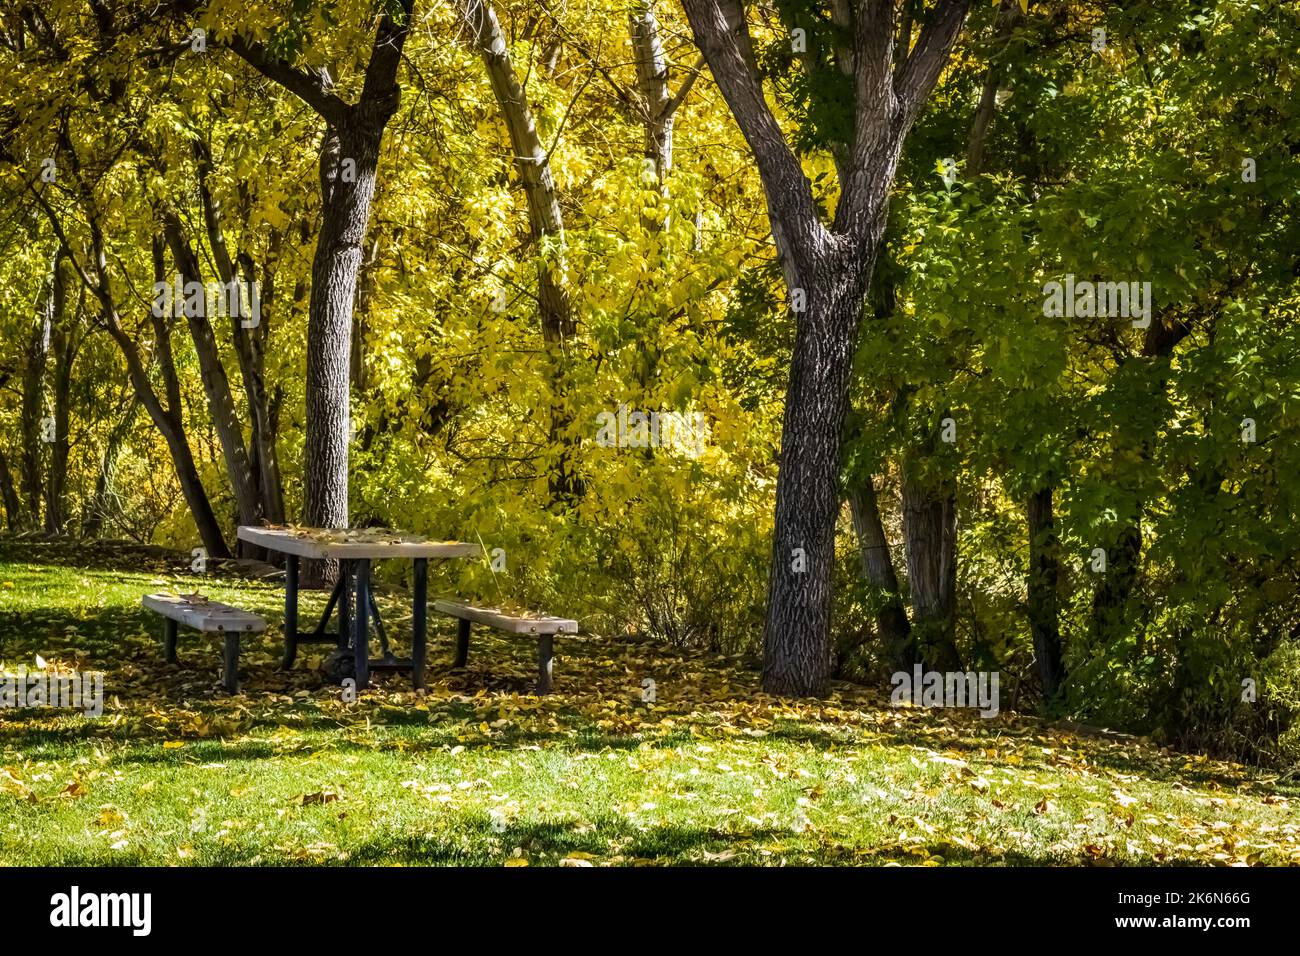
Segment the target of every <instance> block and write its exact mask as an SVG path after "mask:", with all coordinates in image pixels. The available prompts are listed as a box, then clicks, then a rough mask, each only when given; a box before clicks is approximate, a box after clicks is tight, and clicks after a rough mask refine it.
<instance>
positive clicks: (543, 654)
mask: <svg viewBox="0 0 1300 956" xmlns="http://www.w3.org/2000/svg"><path fill="white" fill-rule="evenodd" d="M554 644H555V638H554V637H552V636H551V635H550V634H541V635H538V638H537V693H539V694H549V693H550V692H551V662H552V651H553V650H554Z"/></svg>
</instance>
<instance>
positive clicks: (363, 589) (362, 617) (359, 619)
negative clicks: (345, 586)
mask: <svg viewBox="0 0 1300 956" xmlns="http://www.w3.org/2000/svg"><path fill="white" fill-rule="evenodd" d="M369 612H370V562H369V561H368V560H366V559H364V558H363V559H362V560H360V561H358V562H357V599H356V600H355V601H354V602H353V607H352V613H353V616H354V617H355V618H356V620H355V622H354V624H355V627H354V629H353V632H352V635H353V636H352V656H353V660H354V661H355V664H356V677H357V690H361V688H363V687H366V686H368V685H369V683H370V641H369V634H368V633H367V632H368V631H369V629H370V628H369V624H370V615H369Z"/></svg>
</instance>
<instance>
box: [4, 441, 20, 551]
mask: <svg viewBox="0 0 1300 956" xmlns="http://www.w3.org/2000/svg"><path fill="white" fill-rule="evenodd" d="M0 501H2V502H4V506H5V525H6V526H7V527H8V528H9V530H10V531H11V532H12V531H18V530H20V529H21V528H22V519H23V506H22V503H21V502H19V500H18V490H17V489H16V488H14V479H13V475H12V474H10V472H9V462H8V461H6V460H5V454H4V449H2V448H0Z"/></svg>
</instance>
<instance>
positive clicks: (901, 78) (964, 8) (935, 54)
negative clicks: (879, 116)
mask: <svg viewBox="0 0 1300 956" xmlns="http://www.w3.org/2000/svg"><path fill="white" fill-rule="evenodd" d="M970 5H971V0H939V4H938V5H937V6H936V7H935V8H934V9H933V10H931V11H930V17H929V19H928V20H927V21H926V23H925V26H924V27H922V28H921V36H920V37H919V38H918V39H917V41H916V47H915V48H914V49H913V50H912V55H911V56H909V57H908V58H907V62H906V63H905V64H903V67H902V69H901V70H900V72H899V75H898V82H897V84H896V86H895V92H896V94H897V96H898V105H899V109H900V110H901V111H902V118H903V121H904V125H905V126H906V125H910V124H911V122H912V120H913V119H915V118H916V113H917V111H918V110H919V109H920V108H921V104H922V103H924V102H925V99H926V97H927V96H929V95H930V91H931V90H932V89H934V84H935V83H937V82H938V81H939V74H940V73H942V72H943V68H944V65H945V64H946V63H947V62H948V55H949V53H951V52H952V47H953V44H954V43H956V42H957V35H958V34H959V33H960V32H961V28H962V24H963V23H965V22H966V14H967V12H968V11H969V9H970Z"/></svg>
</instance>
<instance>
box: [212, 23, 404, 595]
mask: <svg viewBox="0 0 1300 956" xmlns="http://www.w3.org/2000/svg"><path fill="white" fill-rule="evenodd" d="M413 7H414V0H398V2H395V3H390V4H386V5H384V6H383V7H382V9H381V12H380V13H379V14H378V17H377V19H378V27H377V29H376V30H375V38H374V42H373V43H372V45H371V49H370V60H369V62H368V63H367V64H366V71H365V80H364V81H363V83H362V87H361V96H360V98H359V99H358V100H357V102H356V103H355V104H349V103H347V102H345V101H344V100H342V99H340V98H339V96H338V95H337V94H336V93H335V92H334V84H333V81H332V80H331V79H330V76H329V72H328V71H327V70H324V69H322V68H313V69H307V70H304V69H300V68H298V67H296V66H293V65H291V64H290V63H288V62H286V61H284V60H281V59H279V58H278V57H277V56H276V55H275V54H274V53H272V52H271V51H270V50H268V49H267V48H266V47H265V46H263V45H261V44H260V43H257V42H255V41H252V40H249V39H248V38H247V37H244V36H240V35H238V34H236V35H233V36H231V37H229V38H228V39H224V38H223V41H222V42H224V43H226V44H227V45H228V46H229V47H230V48H231V49H232V50H234V51H235V52H236V53H238V54H239V55H240V56H241V57H243V58H244V59H245V60H246V61H248V63H249V64H250V65H251V66H252V67H253V68H254V69H256V70H258V71H259V72H260V73H262V74H263V75H264V76H266V77H268V78H270V79H271V80H274V81H275V82H277V83H279V84H280V85H281V86H283V87H284V88H285V89H287V90H289V91H290V92H292V93H294V94H295V95H296V96H298V97H300V98H301V99H302V100H303V102H305V103H307V104H308V105H309V106H311V107H312V109H314V110H315V111H316V112H317V113H319V114H320V116H321V117H322V118H323V119H324V120H325V123H326V126H325V135H324V138H323V139H322V140H321V147H320V166H319V168H320V187H321V229H320V232H319V234H318V235H317V238H316V253H315V256H314V257H313V259H312V269H311V278H312V285H311V305H310V308H309V310H308V319H307V381H306V392H307V402H306V405H307V408H306V428H305V432H306V434H305V440H304V447H303V469H302V470H303V520H304V522H306V524H308V525H311V526H315V527H319V528H346V527H347V525H348V449H349V446H350V445H351V440H352V426H351V414H350V409H349V404H348V403H349V392H348V384H349V372H350V358H351V346H352V307H353V301H354V299H355V297H356V291H357V270H358V268H359V267H360V265H361V247H362V244H363V243H364V242H365V237H366V227H367V226H368V225H369V223H370V204H371V202H372V201H373V200H374V196H375V180H376V175H377V171H378V166H379V147H380V144H381V143H382V141H383V136H384V129H385V128H386V127H387V126H388V121H389V120H390V119H391V118H392V116H393V114H394V113H395V112H397V107H398V103H399V101H400V99H401V90H400V88H399V87H398V84H397V71H398V67H399V66H400V65H401V62H402V48H403V47H404V46H405V44H406V37H407V35H408V33H409V31H410V28H411V13H412V8H413ZM264 440H266V439H264ZM301 574H302V583H303V584H304V586H317V585H321V584H324V583H326V582H327V581H330V580H332V579H333V578H335V577H337V574H338V562H337V561H328V562H319V561H307V562H304V563H303V566H302V571H301Z"/></svg>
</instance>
